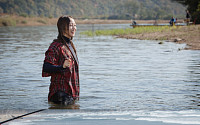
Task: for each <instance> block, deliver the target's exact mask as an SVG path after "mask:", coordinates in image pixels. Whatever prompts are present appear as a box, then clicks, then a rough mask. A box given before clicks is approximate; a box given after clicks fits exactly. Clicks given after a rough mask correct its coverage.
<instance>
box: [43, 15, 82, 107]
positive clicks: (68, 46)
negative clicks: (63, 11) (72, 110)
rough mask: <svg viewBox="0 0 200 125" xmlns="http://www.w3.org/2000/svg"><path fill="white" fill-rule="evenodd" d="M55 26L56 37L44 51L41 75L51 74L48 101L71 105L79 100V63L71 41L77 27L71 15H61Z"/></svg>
mask: <svg viewBox="0 0 200 125" xmlns="http://www.w3.org/2000/svg"><path fill="white" fill-rule="evenodd" d="M57 28H58V36H57V39H55V40H53V42H52V43H51V44H50V46H49V48H48V50H47V51H46V53H45V59H44V64H43V70H42V76H43V77H48V76H51V84H50V87H49V95H48V101H50V102H53V103H56V104H63V105H71V104H74V103H75V101H76V100H79V63H78V58H77V54H76V49H75V46H74V44H73V42H72V39H73V37H74V36H75V32H76V29H77V28H76V23H75V21H74V19H73V18H72V17H71V16H61V17H60V18H59V19H58V22H57Z"/></svg>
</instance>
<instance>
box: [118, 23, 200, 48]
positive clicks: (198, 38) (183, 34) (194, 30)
mask: <svg viewBox="0 0 200 125" xmlns="http://www.w3.org/2000/svg"><path fill="white" fill-rule="evenodd" d="M118 37H120V38H127V39H141V40H145V39H147V40H166V41H170V42H176V43H186V44H187V47H186V48H185V49H191V50H200V25H190V26H177V27H175V28H173V29H171V30H167V31H164V32H152V33H141V34H130V35H120V36H118Z"/></svg>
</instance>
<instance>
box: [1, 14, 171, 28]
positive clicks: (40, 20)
mask: <svg viewBox="0 0 200 125" xmlns="http://www.w3.org/2000/svg"><path fill="white" fill-rule="evenodd" d="M57 20H58V18H48V17H22V16H16V15H6V14H0V27H2V26H45V25H56V23H57ZM75 21H76V23H77V24H131V23H132V22H131V20H103V19H75ZM136 21H137V23H145V24H148V23H155V20H136ZM158 22H159V23H168V22H169V21H168V20H158Z"/></svg>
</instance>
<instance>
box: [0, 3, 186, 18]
mask: <svg viewBox="0 0 200 125" xmlns="http://www.w3.org/2000/svg"><path fill="white" fill-rule="evenodd" d="M0 13H8V14H17V15H20V16H24V17H26V16H30V17H32V16H41V17H59V16H61V15H72V16H73V17H75V18H82V19H91V18H98V19H143V20H147V19H148V20H149V19H170V18H171V17H172V16H176V17H178V18H184V15H185V7H184V6H183V5H181V4H178V3H177V2H172V1H170V0H1V1H0Z"/></svg>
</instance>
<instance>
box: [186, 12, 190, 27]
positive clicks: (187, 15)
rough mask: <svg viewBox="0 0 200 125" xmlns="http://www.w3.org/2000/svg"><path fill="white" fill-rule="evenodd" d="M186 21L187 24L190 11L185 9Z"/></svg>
mask: <svg viewBox="0 0 200 125" xmlns="http://www.w3.org/2000/svg"><path fill="white" fill-rule="evenodd" d="M186 23H187V25H189V23H190V13H189V11H188V10H186Z"/></svg>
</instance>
